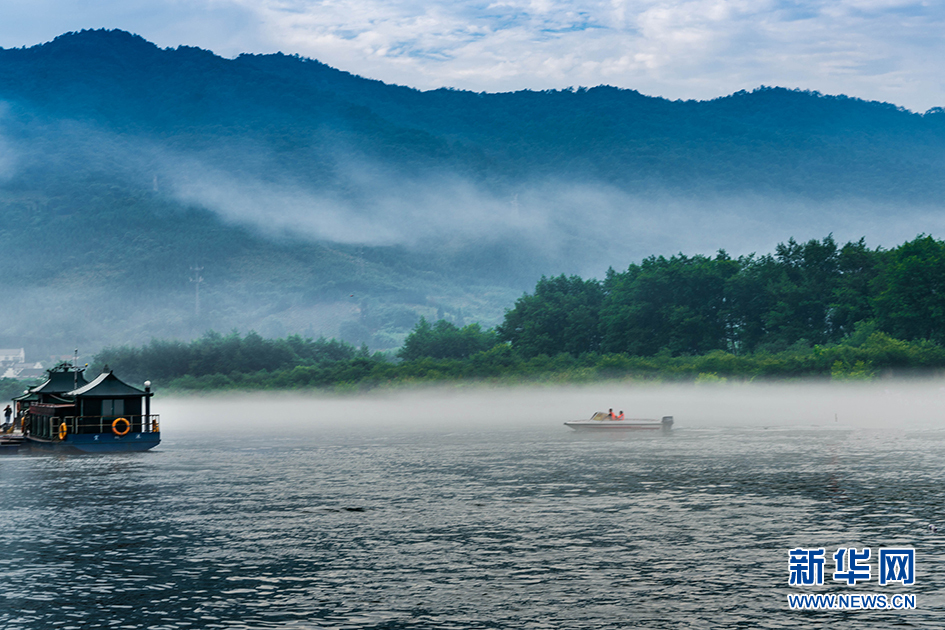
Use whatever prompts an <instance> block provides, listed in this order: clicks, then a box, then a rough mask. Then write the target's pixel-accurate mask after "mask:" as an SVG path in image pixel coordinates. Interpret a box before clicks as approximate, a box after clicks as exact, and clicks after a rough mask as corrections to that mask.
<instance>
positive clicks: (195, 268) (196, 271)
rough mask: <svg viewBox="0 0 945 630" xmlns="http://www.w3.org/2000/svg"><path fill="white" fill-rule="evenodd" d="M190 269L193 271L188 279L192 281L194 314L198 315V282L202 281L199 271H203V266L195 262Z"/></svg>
mask: <svg viewBox="0 0 945 630" xmlns="http://www.w3.org/2000/svg"><path fill="white" fill-rule="evenodd" d="M190 270H191V271H193V272H194V275H193V276H191V278H190V281H191V282H193V283H194V316H195V317H200V283H201V282H203V277H202V276H201V275H200V272H201V271H203V267H198V266H197V265H196V263H195V264H194V266H193V267H191V268H190Z"/></svg>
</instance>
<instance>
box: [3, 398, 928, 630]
mask: <svg viewBox="0 0 945 630" xmlns="http://www.w3.org/2000/svg"><path fill="white" fill-rule="evenodd" d="M310 404H312V405H317V404H318V403H317V401H313V402H311V403H310ZM165 413H166V412H165ZM254 413H259V414H261V415H265V413H264V412H263V411H262V410H258V409H257V410H256V411H255V412H254ZM565 419H568V418H565ZM693 424H694V425H696V426H695V428H693V427H692V426H690V427H689V428H687V427H686V424H685V422H684V421H683V418H681V417H680V416H679V415H678V414H677V427H678V430H677V431H676V432H675V433H674V434H673V435H670V436H663V435H645V436H641V435H633V436H615V435H613V434H608V435H606V436H596V435H583V434H577V433H571V432H569V431H568V430H567V429H565V428H564V427H563V426H561V425H560V423H559V422H557V421H546V422H543V423H532V424H528V425H527V426H507V427H505V428H495V427H494V426H491V425H489V426H487V427H486V428H481V427H478V428H477V426H476V425H475V424H474V423H472V424H468V425H466V426H464V427H459V426H453V427H451V428H449V429H446V428H439V429H437V428H430V427H425V428H417V427H413V428H411V427H406V428H398V427H396V426H390V425H385V426H384V427H382V428H376V429H374V430H372V431H365V430H363V426H362V428H361V430H357V431H348V430H346V429H345V428H344V427H343V426H341V427H340V426H338V425H337V424H334V425H332V424H325V423H322V424H317V426H315V428H314V429H313V430H310V431H305V432H294V433H285V432H283V433H280V432H278V431H277V432H274V435H265V434H262V433H260V432H259V431H252V430H249V429H239V430H236V429H234V430H231V431H227V432H216V434H208V433H196V432H191V433H188V432H186V431H183V430H181V431H179V432H178V433H177V434H174V433H173V432H170V431H166V434H165V441H164V443H163V444H162V445H161V446H160V447H159V448H158V449H157V450H156V451H153V452H151V453H143V454H135V455H109V456H89V457H8V458H4V459H3V460H0V471H2V476H0V488H2V497H3V503H2V506H0V570H2V575H3V576H4V584H3V587H4V588H3V593H2V595H3V597H4V599H3V600H2V601H3V603H4V605H3V606H2V607H0V626H2V627H4V628H40V627H60V628H94V627H127V628H315V627H333V628H624V627H633V626H637V627H645V628H741V627H760V628H785V627H798V626H804V627H824V628H826V627H828V626H832V625H834V624H836V623H837V622H838V621H843V620H849V621H848V622H853V621H855V620H859V621H861V622H862V623H864V624H866V627H891V626H899V625H905V626H906V627H929V628H931V627H939V626H940V625H941V614H942V608H943V605H945V601H943V596H942V587H943V586H945V574H943V572H942V570H941V568H940V567H941V566H942V562H941V560H942V554H943V549H945V536H943V535H941V534H938V535H936V534H932V533H929V532H928V531H927V525H928V523H930V522H939V523H945V514H943V512H942V510H943V508H942V505H943V502H942V498H943V492H942V468H943V462H945V431H940V430H937V429H933V428H926V429H923V430H914V431H903V430H901V429H895V428H889V429H882V428H872V429H871V428H860V429H852V428H834V427H831V426H830V425H829V424H828V425H824V426H823V427H819V428H803V427H790V426H786V427H780V428H778V427H769V428H768V429H765V428H762V427H757V428H753V427H744V426H743V427H735V428H725V427H720V426H698V424H697V423H693ZM165 426H167V425H165ZM891 545H899V546H901V545H911V546H914V547H915V548H916V555H917V563H918V576H919V577H918V579H917V583H916V585H915V586H914V587H912V588H911V589H909V590H908V592H910V593H915V594H916V595H917V599H918V609H917V610H914V611H882V612H880V611H858V612H850V613H826V612H805V613H800V612H791V611H789V610H788V609H787V604H786V595H787V594H788V593H791V592H798V591H795V590H793V589H792V588H791V587H789V586H788V585H787V580H788V570H787V550H788V549H790V548H793V547H798V546H800V547H827V548H829V549H833V548H836V547H838V546H856V547H858V548H859V547H863V546H868V547H872V548H874V549H876V548H878V547H880V546H891ZM874 553H875V552H874ZM828 581H829V579H828ZM842 588H843V587H833V586H829V587H823V589H822V592H828V591H834V590H837V589H840V590H842ZM881 588H882V589H887V590H886V591H885V592H890V593H891V592H902V590H903V589H902V587H879V586H878V583H877V582H876V580H875V578H874V580H873V581H872V582H871V583H870V584H869V585H862V584H861V585H859V586H857V587H853V592H863V593H874V592H884V591H881V590H880V589H881ZM808 590H810V589H808ZM848 590H850V589H848ZM805 592H806V591H805Z"/></svg>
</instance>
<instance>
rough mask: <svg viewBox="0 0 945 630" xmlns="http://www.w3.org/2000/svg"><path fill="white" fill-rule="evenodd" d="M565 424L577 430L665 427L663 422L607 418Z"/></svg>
mask: <svg viewBox="0 0 945 630" xmlns="http://www.w3.org/2000/svg"><path fill="white" fill-rule="evenodd" d="M564 426H566V427H570V428H572V429H574V430H575V431H661V430H662V429H663V424H662V423H661V422H646V423H644V422H620V421H619V420H615V421H610V422H608V421H606V420H603V421H597V420H579V421H575V422H565V423H564Z"/></svg>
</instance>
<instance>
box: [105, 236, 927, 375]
mask: <svg viewBox="0 0 945 630" xmlns="http://www.w3.org/2000/svg"><path fill="white" fill-rule="evenodd" d="M943 287H945V242H943V241H940V240H936V239H934V238H932V237H931V236H925V235H922V236H919V237H917V238H915V239H914V240H912V241H909V242H906V243H903V244H901V245H900V246H898V247H895V248H892V249H889V250H884V249H882V248H875V249H870V248H869V247H867V245H866V244H865V243H864V242H863V241H862V240H860V241H857V242H848V243H845V244H843V245H842V246H841V245H838V244H837V243H836V242H835V241H834V239H833V237H832V236H827V237H825V238H823V239H821V240H810V241H807V242H804V243H798V242H796V241H794V240H793V239H789V240H788V241H787V242H786V243H781V244H779V245H778V246H777V248H776V249H775V252H774V253H771V254H765V255H761V256H757V255H749V256H741V257H739V258H732V257H731V256H729V255H728V254H726V253H725V252H724V251H719V252H718V254H717V255H715V256H714V257H708V256H699V255H696V256H686V255H684V254H677V255H674V256H671V257H669V258H665V257H662V256H659V257H656V256H653V257H649V258H647V259H645V260H643V261H641V262H640V263H639V264H636V263H635V264H632V265H630V266H629V267H628V268H627V269H626V270H625V271H620V272H618V271H614V270H610V271H609V272H608V273H607V275H606V277H605V278H604V279H603V280H596V279H588V280H585V279H582V278H580V277H577V276H570V277H566V276H563V275H562V276H557V277H551V278H542V279H541V280H540V281H539V282H538V283H537V285H536V286H535V289H534V291H532V292H530V293H525V294H524V295H522V296H521V297H520V298H519V299H518V300H517V301H516V302H515V304H514V306H512V307H511V308H509V309H508V310H507V311H506V313H505V317H504V320H503V321H502V323H501V324H500V325H498V326H496V327H495V328H494V329H483V328H482V327H481V326H480V325H479V324H478V323H471V324H467V325H464V326H458V325H456V324H454V323H452V322H448V321H446V320H438V321H436V322H434V323H430V322H427V321H426V320H425V319H421V320H420V322H419V323H418V324H417V325H416V326H415V327H414V329H413V331H412V332H411V333H410V335H408V337H407V339H406V342H405V343H404V345H403V346H402V347H401V348H400V350H398V351H397V352H396V353H395V354H390V353H388V354H384V353H379V352H375V353H373V354H371V353H370V351H369V350H368V348H367V347H366V346H364V347H362V348H360V349H357V348H355V347H353V346H351V345H350V344H347V343H345V342H340V341H336V340H326V339H318V340H312V339H305V338H302V337H300V336H290V337H288V338H284V339H264V338H262V337H260V336H259V335H257V334H255V333H250V334H247V335H245V336H241V335H240V334H239V333H236V332H233V333H230V334H229V335H220V334H218V333H212V332H211V333H207V334H206V335H204V336H203V337H202V338H200V339H198V340H195V341H193V342H190V343H183V342H178V341H160V340H153V341H152V342H151V343H150V344H148V345H146V346H144V347H140V348H134V347H128V346H123V347H114V348H108V349H106V350H104V351H103V352H101V353H100V354H99V355H98V356H97V357H96V360H95V364H94V365H93V370H96V369H99V368H101V367H104V366H105V365H106V364H107V365H108V367H109V368H111V369H114V370H116V372H117V373H119V374H121V375H123V376H124V377H127V378H129V379H130V380H143V379H144V378H150V379H151V380H153V381H154V382H155V383H156V384H158V385H161V386H166V387H168V388H170V389H172V390H213V389H286V388H288V389H293V388H325V387H328V388H341V389H347V388H355V389H363V388H372V387H379V386H389V385H397V384H409V383H422V382H437V381H456V380H466V379H475V380H491V381H496V382H534V381H538V382H543V381H548V382H589V381H594V380H598V379H607V378H621V379H627V378H630V379H642V380H647V379H658V380H694V381H698V382H706V381H718V380H723V379H742V380H747V379H754V378H804V377H829V378H833V379H841V380H850V379H870V378H876V377H881V376H885V375H919V374H929V373H931V372H933V371H936V370H942V369H943V368H945V292H943V290H942V288H943Z"/></svg>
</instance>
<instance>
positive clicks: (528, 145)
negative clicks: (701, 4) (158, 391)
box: [0, 30, 945, 354]
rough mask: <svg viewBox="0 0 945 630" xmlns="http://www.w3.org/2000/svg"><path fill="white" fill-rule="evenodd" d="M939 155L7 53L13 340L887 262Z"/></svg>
mask: <svg viewBox="0 0 945 630" xmlns="http://www.w3.org/2000/svg"><path fill="white" fill-rule="evenodd" d="M943 149H945V111H943V110H941V109H934V110H930V111H929V112H925V113H923V114H919V113H913V112H909V111H906V110H904V109H902V108H898V107H896V106H894V105H890V104H885V103H875V102H865V101H862V100H859V99H855V98H848V97H845V96H825V95H821V94H818V93H810V92H802V91H796V90H793V91H792V90H787V89H782V88H759V89H757V90H754V91H752V92H739V93H736V94H733V95H730V96H727V97H723V98H719V99H715V100H712V101H669V100H666V99H662V98H654V97H648V96H644V95H642V94H640V93H638V92H636V91H634V90H625V89H617V88H613V87H607V86H600V87H595V88H590V89H584V88H579V89H565V90H557V91H544V92H532V91H520V92H514V93H504V94H485V93H472V92H466V91H460V90H451V89H440V90H433V91H426V92H424V91H419V90H415V89H411V88H408V87H402V86H395V85H387V84H384V83H382V82H380V81H374V80H368V79H364V78H361V77H357V76H355V75H352V74H349V73H346V72H343V71H340V70H336V69H333V68H330V67H328V66H326V65H324V64H322V63H319V62H318V61H314V60H311V59H304V58H300V57H298V56H288V55H283V54H274V55H241V56H239V57H237V58H235V59H224V58H221V57H219V56H216V55H214V54H213V53H211V52H209V51H205V50H201V49H198V48H192V47H187V46H181V47H178V48H176V49H161V48H159V47H157V46H155V45H154V44H151V43H149V42H147V41H145V40H144V39H142V38H141V37H138V36H136V35H132V34H130V33H126V32H123V31H105V30H98V31H82V32H79V33H68V34H65V35H62V36H60V37H58V38H56V39H55V40H53V41H51V42H48V43H45V44H42V45H37V46H33V47H29V48H20V49H0V216H2V219H3V220H2V224H0V248H2V252H3V253H4V255H5V259H4V263H3V268H2V275H0V292H2V294H3V296H4V297H5V298H6V300H5V302H6V304H7V307H6V308H5V309H4V311H5V312H4V316H3V318H2V319H0V345H4V344H5V345H7V346H10V345H11V344H12V345H17V344H21V345H28V346H34V347H42V349H43V350H42V351H43V352H47V351H48V352H49V353H54V352H55V353H58V354H62V352H63V351H62V348H63V347H64V348H66V351H68V350H70V349H71V348H72V347H73V344H75V343H79V344H82V345H85V346H88V347H91V348H92V349H94V348H97V347H100V346H102V345H105V344H120V343H139V342H141V341H146V340H147V339H148V338H149V337H151V336H159V337H160V336H174V337H191V336H193V335H195V334H200V333H201V332H202V331H203V330H205V329H208V328H214V329H217V330H229V329H230V328H238V329H240V330H243V331H246V330H248V329H250V328H255V329H257V330H258V331H259V332H261V333H262V334H264V335H273V336H278V335H283V334H287V333H292V332H299V333H304V334H309V335H316V336H317V335H318V334H323V333H324V334H328V335H341V336H342V337H344V338H346V339H348V340H349V341H353V342H356V343H361V342H366V343H368V344H369V345H371V346H372V347H374V348H384V347H393V346H396V345H397V344H399V343H400V342H401V341H402V339H403V336H404V334H405V333H406V331H408V330H409V329H410V328H411V327H412V326H413V324H414V323H415V322H416V320H417V318H418V317H419V316H420V315H425V316H427V317H428V318H436V317H441V316H443V317H447V318H452V319H453V320H454V321H457V322H462V321H464V320H477V321H482V322H483V323H485V324H486V325H491V324H494V323H496V322H497V321H498V320H499V319H500V318H501V315H502V311H503V309H504V308H506V307H509V306H511V302H512V301H513V300H514V298H515V297H516V296H517V295H518V294H519V293H520V292H521V291H523V290H528V289H530V288H531V287H532V286H534V282H535V280H536V279H537V278H538V277H539V276H540V275H541V274H549V275H556V274H559V273H563V272H564V273H583V274H590V273H594V274H597V275H599V274H601V273H603V270H605V269H606V268H607V266H609V265H613V266H615V267H617V268H625V267H626V265H627V264H629V263H630V262H632V261H634V260H639V259H640V258H642V257H643V256H645V255H649V254H653V253H657V254H659V253H666V254H669V253H672V252H673V251H674V250H678V249H688V250H689V251H692V250H693V249H695V250H697V251H698V250H708V251H711V250H713V249H715V248H718V247H726V248H730V249H735V250H736V253H738V251H739V250H744V251H745V252H748V251H753V250H755V249H758V250H762V251H764V250H765V249H766V248H768V246H769V245H770V244H771V241H772V239H774V238H779V239H786V238H787V237H788V236H791V235H795V236H799V237H802V238H804V237H816V236H824V235H825V234H826V233H827V232H831V231H838V232H844V230H846V231H848V232H850V234H845V233H844V234H840V235H839V236H840V238H845V237H850V238H856V237H858V236H861V235H864V234H866V235H868V236H873V235H876V236H877V237H880V238H884V237H888V238H890V239H891V242H890V243H889V244H895V242H898V241H901V240H904V238H908V237H911V236H914V235H915V234H916V233H918V232H922V231H926V232H928V231H933V230H934V229H937V228H938V227H939V226H940V223H941V217H942V215H941V212H940V209H941V200H942V199H943V193H945V177H943V174H945V151H943ZM804 230H819V231H821V232H819V233H814V234H808V233H799V232H804ZM192 268H198V271H196V272H195V271H194V270H193V269H192ZM200 268H202V270H201V269H200ZM195 273H196V274H199V275H200V276H201V277H202V278H203V280H202V281H201V282H199V283H197V282H193V281H192V279H194V277H195ZM198 288H199V291H200V298H199V299H200V308H199V313H198V312H197V304H196V302H197V294H196V293H197V289H198Z"/></svg>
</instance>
